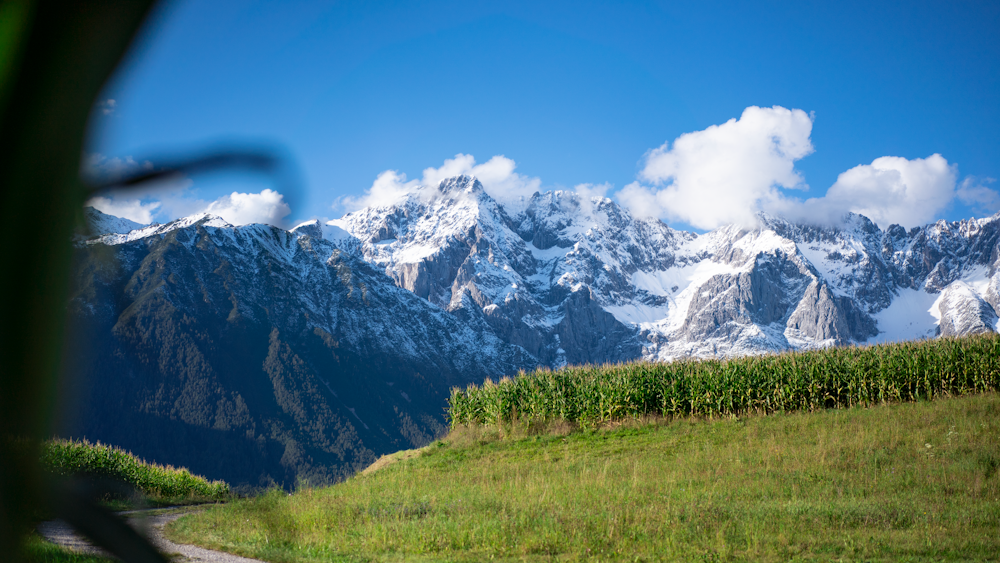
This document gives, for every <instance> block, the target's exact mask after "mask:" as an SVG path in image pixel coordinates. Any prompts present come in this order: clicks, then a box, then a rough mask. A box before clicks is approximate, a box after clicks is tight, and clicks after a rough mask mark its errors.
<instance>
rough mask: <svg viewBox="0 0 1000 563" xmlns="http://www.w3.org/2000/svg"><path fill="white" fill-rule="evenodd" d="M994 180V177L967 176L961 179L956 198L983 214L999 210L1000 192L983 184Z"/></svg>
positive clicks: (990, 213)
mask: <svg viewBox="0 0 1000 563" xmlns="http://www.w3.org/2000/svg"><path fill="white" fill-rule="evenodd" d="M994 182H996V179H995V178H976V177H974V176H969V177H968V178H966V179H964V180H962V183H961V184H959V186H958V189H957V190H956V191H955V195H956V196H957V197H958V200H959V201H961V202H962V203H964V204H965V205H968V206H969V207H972V208H973V209H975V210H976V212H978V213H981V214H984V215H992V214H994V213H996V212H997V211H1000V193H997V191H996V190H992V189H990V188H987V187H986V186H985V185H984V184H992V183H994Z"/></svg>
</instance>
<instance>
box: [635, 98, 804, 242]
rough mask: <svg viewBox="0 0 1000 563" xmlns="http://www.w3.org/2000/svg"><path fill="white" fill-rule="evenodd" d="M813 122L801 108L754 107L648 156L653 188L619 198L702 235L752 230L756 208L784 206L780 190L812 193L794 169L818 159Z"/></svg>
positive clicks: (646, 174)
mask: <svg viewBox="0 0 1000 563" xmlns="http://www.w3.org/2000/svg"><path fill="white" fill-rule="evenodd" d="M812 123H813V119H812V116H810V115H808V114H806V112H804V111H802V110H799V109H794V110H789V109H785V108H783V107H779V106H774V107H772V108H760V107H756V106H751V107H748V108H746V109H745V110H744V111H743V115H741V116H740V118H739V119H738V120H737V119H730V120H729V121H727V122H726V123H723V124H722V125H713V126H711V127H709V128H707V129H705V130H703V131H695V132H693V133H685V134H683V135H681V136H680V137H678V138H677V139H675V140H674V142H673V144H672V146H671V145H670V144H667V143H665V144H664V145H663V146H661V147H659V148H657V149H653V150H652V151H650V152H649V153H647V155H646V158H645V165H644V167H643V169H642V171H641V172H640V173H639V178H640V180H642V181H644V182H646V183H647V184H642V183H639V182H635V183H632V184H629V185H628V186H625V188H623V189H622V191H621V192H619V194H618V199H619V201H621V202H622V203H623V204H624V205H625V206H626V207H628V208H629V210H630V211H631V212H632V213H633V214H635V215H638V216H651V215H652V216H658V217H661V218H665V219H673V220H679V221H684V222H686V223H689V224H691V225H693V226H695V227H698V228H702V229H713V228H716V227H719V226H722V225H725V224H729V223H744V224H751V223H753V222H754V221H755V219H754V213H755V212H756V211H757V210H758V209H761V208H762V207H766V206H769V205H771V204H774V203H778V202H781V201H782V200H784V199H785V196H784V195H783V194H782V193H781V192H780V191H779V189H778V188H806V187H807V186H805V184H804V181H803V178H802V176H801V174H799V173H798V171H796V170H795V166H794V163H795V161H796V160H799V159H801V158H803V157H805V156H806V155H808V154H810V153H812V152H813V146H812V142H811V141H810V140H809V136H810V134H811V132H812ZM650 184H651V185H650Z"/></svg>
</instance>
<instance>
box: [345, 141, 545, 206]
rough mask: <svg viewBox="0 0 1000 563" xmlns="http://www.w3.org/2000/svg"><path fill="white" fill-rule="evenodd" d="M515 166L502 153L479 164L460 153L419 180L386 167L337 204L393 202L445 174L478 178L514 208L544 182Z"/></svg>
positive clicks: (381, 203)
mask: <svg viewBox="0 0 1000 563" xmlns="http://www.w3.org/2000/svg"><path fill="white" fill-rule="evenodd" d="M516 167H517V164H516V163H515V162H514V161H513V160H511V159H509V158H507V157H505V156H503V155H497V156H494V157H493V158H491V159H489V160H487V161H486V162H484V163H482V164H476V159H475V157H474V156H472V155H470V154H461V153H459V154H457V155H455V158H449V159H447V160H445V161H444V164H442V165H441V166H440V167H438V168H434V167H430V168H425V169H424V172H423V178H421V179H420V180H407V179H406V174H402V173H400V172H397V171H395V170H386V171H385V172H382V173H381V174H379V175H378V177H377V178H376V179H375V182H373V183H372V187H370V188H368V190H366V191H365V193H364V195H362V196H360V197H344V198H341V199H339V200H337V206H343V207H345V208H346V209H347V210H348V211H356V210H358V209H362V208H364V207H372V206H376V207H377V206H380V205H390V204H392V203H394V202H396V201H397V200H398V199H399V198H401V197H403V196H405V195H407V194H410V193H415V192H416V191H417V190H418V189H419V188H421V187H425V186H427V187H429V186H436V185H437V184H438V183H439V182H440V181H441V180H444V179H446V178H452V177H454V176H460V175H466V176H475V177H476V178H478V179H479V181H480V182H482V184H483V188H484V189H485V190H486V193H488V194H490V197H492V198H493V199H495V200H497V201H499V202H501V203H502V204H504V205H505V206H507V208H508V211H513V209H512V207H517V206H520V205H523V204H524V203H525V202H526V201H527V200H528V199H530V198H531V196H532V195H533V194H534V193H535V192H537V191H540V189H541V185H542V181H541V180H540V179H539V178H532V177H528V176H524V175H522V174H518V173H517V172H514V169H515V168H516Z"/></svg>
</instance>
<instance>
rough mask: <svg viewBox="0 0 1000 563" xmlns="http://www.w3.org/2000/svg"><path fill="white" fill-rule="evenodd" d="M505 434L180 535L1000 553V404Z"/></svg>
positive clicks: (926, 556) (407, 544)
mask: <svg viewBox="0 0 1000 563" xmlns="http://www.w3.org/2000/svg"><path fill="white" fill-rule="evenodd" d="M558 428H559V425H552V426H551V427H550V430H553V429H554V430H558ZM562 428H563V429H564V430H565V429H568V428H570V426H568V425H567V426H563V427H562ZM499 434H500V431H499V430H498V428H497V427H495V426H465V427H459V428H457V429H456V430H455V431H453V432H452V434H451V435H450V436H449V438H448V439H447V440H445V441H442V442H437V443H435V444H433V445H431V446H429V447H427V448H425V449H424V450H423V451H422V455H419V456H416V457H410V458H409V459H401V460H400V461H397V462H395V463H392V464H389V465H386V466H385V467H382V468H381V469H379V470H378V471H374V472H371V473H369V474H367V475H358V476H355V477H354V478H351V479H349V480H348V481H346V482H343V483H341V484H338V485H335V486H332V487H328V488H321V489H304V490H300V491H298V492H296V493H295V494H293V495H291V496H289V495H287V494H286V493H283V492H280V491H275V492H272V493H270V494H267V495H264V496H261V497H257V498H253V499H246V500H240V501H236V502H232V503H229V504H227V505H224V506H219V507H213V508H211V509H209V510H207V511H205V512H203V513H201V514H197V515H193V516H189V517H185V518H182V519H181V520H178V521H176V522H175V523H173V524H172V525H171V526H170V527H169V528H168V534H169V535H171V536H172V537H173V538H174V539H176V540H179V541H185V542H191V543H197V544H200V545H204V546H206V547H212V548H216V549H224V550H226V551H231V552H235V553H239V554H243V555H248V556H253V557H257V558H261V559H264V560H267V561H487V560H501V561H605V560H614V561H661V560H665V561H787V560H801V561H813V560H816V561H878V560H884V561H939V560H968V561H976V560H980V561H987V560H990V561H995V560H996V559H997V556H998V554H1000V533H998V532H997V531H998V530H1000V476H998V475H997V469H998V466H1000V396H998V395H997V394H995V393H986V394H978V395H970V396H965V397H960V398H944V397H939V400H935V401H931V402H928V401H920V402H910V403H903V404H890V405H883V406H876V407H871V408H862V407H855V408H845V409H831V410H817V411H814V412H801V413H790V414H776V415H771V416H761V415H751V416H747V417H741V418H735V417H723V418H715V419H693V418H675V419H673V420H672V421H665V420H660V421H650V420H646V421H643V420H641V419H637V420H633V421H632V422H630V423H625V424H621V425H619V426H617V427H610V428H604V429H600V430H583V431H579V430H577V431H574V432H571V433H569V434H565V435H559V433H548V434H544V435H536V436H527V437H523V438H519V439H515V438H512V437H511V436H510V435H509V433H508V435H507V438H506V439H502V440H501V439H497V437H498V436H499Z"/></svg>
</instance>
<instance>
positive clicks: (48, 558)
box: [22, 534, 116, 563]
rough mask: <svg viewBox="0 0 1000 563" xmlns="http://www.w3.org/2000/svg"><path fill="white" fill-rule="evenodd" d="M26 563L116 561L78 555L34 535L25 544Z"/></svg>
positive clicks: (94, 562)
mask: <svg viewBox="0 0 1000 563" xmlns="http://www.w3.org/2000/svg"><path fill="white" fill-rule="evenodd" d="M23 549H24V552H23V553H22V555H23V557H24V561H25V562H26V563H112V562H113V561H116V560H115V559H108V558H107V557H100V556H97V555H86V554H83V553H77V552H75V551H72V550H70V549H66V548H65V547H60V546H58V545H56V544H54V543H51V542H49V541H46V540H43V539H42V538H40V537H38V536H37V535H34V534H32V535H31V536H29V537H28V538H27V539H26V540H25V542H24V547H23Z"/></svg>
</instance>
